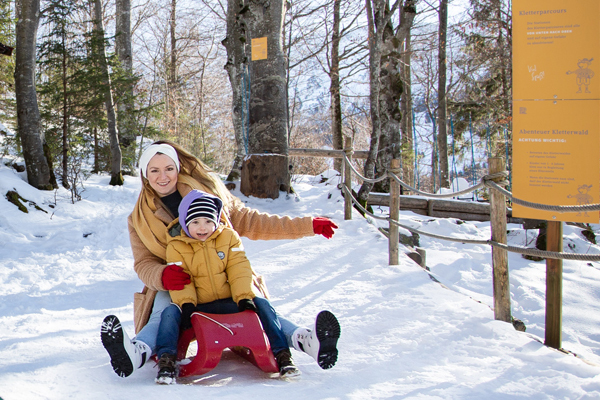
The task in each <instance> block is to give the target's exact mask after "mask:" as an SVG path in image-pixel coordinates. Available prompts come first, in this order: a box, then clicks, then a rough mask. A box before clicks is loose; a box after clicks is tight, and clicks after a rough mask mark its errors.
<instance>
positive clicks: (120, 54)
mask: <svg viewBox="0 0 600 400" xmlns="http://www.w3.org/2000/svg"><path fill="white" fill-rule="evenodd" d="M116 11H117V12H116V22H115V30H116V32H115V33H116V37H115V50H116V53H117V58H118V59H119V63H120V65H121V68H122V69H123V70H124V72H125V74H126V77H127V78H128V79H131V78H132V77H133V57H132V51H131V0H116ZM117 112H118V120H117V123H118V130H119V142H120V143H121V145H122V146H123V147H124V148H128V147H129V146H131V145H132V144H135V136H136V135H135V128H134V123H135V121H134V118H133V115H132V112H133V83H132V82H131V83H129V84H128V85H127V87H126V89H125V93H123V96H121V99H120V101H119V103H118V105H117ZM133 150H134V151H135V149H133ZM133 158H134V157H131V159H132V160H131V162H133ZM131 167H132V170H133V169H135V168H133V166H131Z"/></svg>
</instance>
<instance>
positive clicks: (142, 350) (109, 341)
mask: <svg viewBox="0 0 600 400" xmlns="http://www.w3.org/2000/svg"><path fill="white" fill-rule="evenodd" d="M100 338H101V339H102V345H104V348H105V349H106V351H107V352H108V355H109V356H110V363H111V365H112V367H113V370H114V371H115V373H116V374H117V375H119V376H121V377H123V378H124V377H126V376H129V375H131V374H132V373H133V371H135V370H136V369H138V368H141V367H142V366H143V365H144V364H145V363H146V360H147V359H148V358H150V356H151V355H152V349H150V347H149V346H148V345H147V344H146V343H144V342H139V341H137V342H135V341H133V342H132V341H131V340H130V339H129V336H127V332H125V331H124V330H123V327H122V326H121V321H119V318H117V317H116V316H114V315H109V316H108V317H106V318H104V321H102V328H101V329H100Z"/></svg>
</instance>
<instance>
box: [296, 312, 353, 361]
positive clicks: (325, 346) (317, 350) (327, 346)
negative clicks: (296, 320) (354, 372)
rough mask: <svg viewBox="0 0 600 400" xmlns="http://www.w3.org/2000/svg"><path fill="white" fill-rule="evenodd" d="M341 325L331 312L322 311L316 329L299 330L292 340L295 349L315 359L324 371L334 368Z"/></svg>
mask: <svg viewBox="0 0 600 400" xmlns="http://www.w3.org/2000/svg"><path fill="white" fill-rule="evenodd" d="M340 332H341V329H340V324H339V322H338V320H337V318H336V317H335V315H333V314H332V313H331V312H329V311H321V312H320V313H319V315H317V320H316V321H315V327H314V329H312V330H310V329H306V328H298V329H296V331H295V332H294V334H293V336H292V339H293V344H294V348H295V349H297V350H300V351H303V352H305V353H306V354H308V355H310V356H311V357H312V358H314V359H315V360H316V361H317V363H318V364H319V366H320V367H321V368H323V369H329V368H331V367H333V366H334V365H335V363H336V361H337V357H338V350H337V347H336V346H337V341H338V339H339V337H340Z"/></svg>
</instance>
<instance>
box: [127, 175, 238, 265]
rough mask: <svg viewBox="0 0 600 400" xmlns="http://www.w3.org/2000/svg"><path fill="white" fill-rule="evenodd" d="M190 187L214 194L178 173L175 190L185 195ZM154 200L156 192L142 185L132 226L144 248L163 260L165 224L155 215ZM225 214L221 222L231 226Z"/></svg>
mask: <svg viewBox="0 0 600 400" xmlns="http://www.w3.org/2000/svg"><path fill="white" fill-rule="evenodd" d="M192 189H197V190H202V191H204V192H207V193H210V194H214V193H212V191H211V190H209V189H208V188H207V187H205V186H204V185H202V184H201V183H199V182H198V181H197V180H196V179H194V178H192V177H191V176H189V175H187V174H184V173H179V174H178V176H177V190H178V191H179V193H180V194H181V195H182V196H185V195H186V194H188V193H189V192H190V191H191V190H192ZM156 200H157V196H156V193H154V191H151V190H148V189H146V188H145V187H143V186H142V190H141V192H140V195H139V197H138V201H137V203H136V204H135V207H134V209H133V212H132V219H133V227H134V228H135V231H136V232H137V234H138V236H139V237H140V240H141V241H142V243H144V245H145V246H146V248H147V249H148V250H150V252H152V254H154V255H155V256H157V257H158V258H160V259H162V260H165V259H166V256H167V253H166V249H167V226H166V224H165V222H163V221H161V220H160V219H159V218H157V217H156V215H155V212H156V210H157V209H158V208H157V206H156V204H155V202H156ZM225 214H226V213H223V215H222V217H221V219H222V220H224V221H223V222H224V223H225V224H226V225H227V226H229V227H231V222H230V221H229V220H228V218H227V216H226V215H225Z"/></svg>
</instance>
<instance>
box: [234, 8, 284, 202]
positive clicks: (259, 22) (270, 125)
mask: <svg viewBox="0 0 600 400" xmlns="http://www.w3.org/2000/svg"><path fill="white" fill-rule="evenodd" d="M284 13H285V3H284V0H271V1H269V0H250V1H249V2H248V11H247V13H245V14H244V19H245V21H246V26H247V28H248V32H249V33H250V37H251V38H252V39H262V38H266V49H267V58H266V59H254V60H252V61H251V64H250V93H251V95H250V112H249V114H250V133H249V137H248V154H252V155H261V156H262V157H263V158H264V161H263V163H262V165H264V168H266V169H267V170H269V171H270V172H271V173H272V174H273V175H276V176H278V177H280V179H277V180H270V181H268V182H269V183H268V184H270V185H277V186H278V189H277V190H284V191H288V190H289V187H290V177H289V171H288V170H287V168H286V169H285V170H284V171H281V170H278V169H280V168H281V165H288V164H289V163H288V162H287V161H286V162H284V163H282V162H280V161H277V162H275V160H277V159H279V157H269V155H271V154H274V155H279V156H282V157H284V158H285V159H286V160H287V158H288V115H287V93H286V70H285V65H286V64H285V57H284V54H283V47H282V43H283V17H284ZM254 51H255V49H254V50H253V52H254ZM247 173H249V171H248V169H247V168H242V179H244V174H247ZM257 183H259V182H257ZM263 184H267V182H264V183H263ZM253 191H254V189H250V190H248V191H247V192H245V193H244V194H245V195H253ZM263 191H266V192H269V193H274V192H275V191H274V189H273V188H268V189H266V190H265V188H257V190H256V192H257V193H259V192H263ZM277 194H278V193H277Z"/></svg>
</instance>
